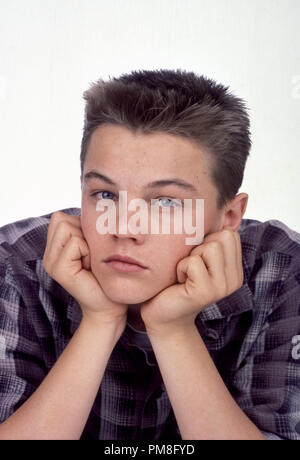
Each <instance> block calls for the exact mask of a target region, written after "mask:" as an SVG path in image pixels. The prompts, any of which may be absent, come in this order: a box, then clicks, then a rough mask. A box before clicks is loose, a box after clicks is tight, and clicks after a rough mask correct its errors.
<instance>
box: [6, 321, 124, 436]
mask: <svg viewBox="0 0 300 460" xmlns="http://www.w3.org/2000/svg"><path fill="white" fill-rule="evenodd" d="M119 336H120V328H119V327H117V326H115V325H107V324H105V325H103V326H102V327H96V326H92V325H90V324H87V323H86V322H84V321H82V322H81V324H80V325H79V327H78V329H77V330H76V332H75V333H74V335H73V337H72V338H71V340H70V342H69V343H68V345H67V346H66V348H65V349H64V351H63V353H62V354H61V356H60V357H59V359H58V360H57V362H56V363H55V365H54V366H53V367H52V369H51V370H50V371H49V373H48V375H47V376H46V377H45V379H44V380H43V382H42V383H41V385H40V386H39V387H38V389H37V390H36V391H35V392H34V393H33V394H32V395H31V397H30V398H28V400H27V401H25V403H24V404H23V405H22V406H21V407H20V408H19V409H18V410H17V411H16V412H15V413H14V414H13V415H11V416H10V417H9V418H8V419H7V420H6V421H5V422H3V423H2V424H1V425H0V439H79V438H80V436H81V434H82V431H83V429H84V426H85V424H86V421H87V418H88V416H89V413H90V411H91V408H92V405H93V402H94V400H95V397H96V395H97V392H98V389H99V386H100V383H101V380H102V377H103V374H104V371H105V368H106V365H107V362H108V359H109V357H110V355H111V352H112V350H113V348H114V346H115V344H116V342H117V340H118V338H119Z"/></svg>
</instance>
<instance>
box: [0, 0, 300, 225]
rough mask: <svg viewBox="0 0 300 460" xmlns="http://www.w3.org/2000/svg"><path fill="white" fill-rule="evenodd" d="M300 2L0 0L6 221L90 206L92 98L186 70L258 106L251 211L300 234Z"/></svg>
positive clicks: (2, 207)
mask: <svg viewBox="0 0 300 460" xmlns="http://www.w3.org/2000/svg"><path fill="white" fill-rule="evenodd" d="M299 24H300V1H299V0H214V1H211V0H109V1H108V0H26V1H25V0H9V1H8V0H0V142H1V144H0V148H1V170H0V171H1V180H0V200H1V202H0V211H1V212H0V226H1V225H5V224H7V223H9V222H12V221H15V220H19V219H23V218H26V217H29V216H37V215H42V214H46V213H49V212H53V211H55V210H58V209H64V208H67V207H73V206H75V207H80V180H79V177H80V167H79V155H80V142H81V136H82V127H83V110H84V101H83V99H82V93H83V91H84V90H85V89H87V88H88V87H89V83H91V82H93V81H95V80H97V79H99V78H104V79H106V78H108V76H119V75H120V74H122V73H125V72H130V71H132V70H139V69H158V68H169V69H176V68H181V69H185V70H192V71H194V72H196V73H198V74H204V75H206V76H208V77H210V78H213V79H215V80H217V81H218V82H220V83H223V84H224V85H226V86H229V87H230V89H231V91H232V92H233V93H234V94H236V95H238V96H240V97H242V98H244V99H245V101H246V103H247V106H248V107H249V109H250V117H251V126H252V128H251V130H252V142H253V146H252V150H251V155H250V157H249V159H248V163H247V166H246V171H245V176H244V182H243V185H242V187H241V188H240V190H239V192H246V193H248V194H249V203H248V209H247V211H246V214H245V216H244V217H246V218H252V219H258V220H262V221H265V220H267V219H278V220H281V221H283V222H285V223H286V224H287V225H288V226H290V227H291V228H293V229H294V230H296V231H299V232H300V215H299V205H298V198H299V180H300V174H299V173H300V167H299V165H300V151H299V144H300V130H299V127H300V27H299Z"/></svg>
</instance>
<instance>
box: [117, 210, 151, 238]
mask: <svg viewBox="0 0 300 460" xmlns="http://www.w3.org/2000/svg"><path fill="white" fill-rule="evenodd" d="M144 218H145V216H144ZM141 220H143V215H141V214H139V213H137V211H128V210H127V216H126V212H125V213H124V212H123V213H122V212H121V213H119V212H117V214H116V231H115V232H113V233H112V237H113V238H114V239H120V240H126V239H130V240H133V241H134V242H136V243H138V244H142V243H143V242H144V241H145V237H146V231H147V230H146V227H145V225H144V226H143V222H141ZM144 223H145V220H144ZM141 232H142V233H141Z"/></svg>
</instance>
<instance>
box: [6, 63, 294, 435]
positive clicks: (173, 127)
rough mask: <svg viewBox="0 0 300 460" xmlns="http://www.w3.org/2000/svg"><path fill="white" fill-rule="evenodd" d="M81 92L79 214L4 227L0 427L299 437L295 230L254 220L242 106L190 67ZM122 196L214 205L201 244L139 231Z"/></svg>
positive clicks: (207, 208) (159, 203) (23, 431)
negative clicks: (244, 186)
mask: <svg viewBox="0 0 300 460" xmlns="http://www.w3.org/2000/svg"><path fill="white" fill-rule="evenodd" d="M84 97H85V100H86V112H85V124H84V132H83V139H82V146H81V187H82V203H81V209H77V208H71V209H64V210H62V211H59V212H54V213H51V214H48V215H44V216H41V217H36V218H29V219H26V220H22V221H18V222H15V223H12V224H8V225H6V226H4V227H2V228H1V229H0V257H1V259H0V359H1V365H0V421H1V422H2V423H1V425H0V438H1V439H106V440H107V439H111V440H117V439H120V440H121V439H128V440H130V439H144V440H159V439H300V402H299V401H300V386H299V379H300V372H299V362H300V361H299V359H300V345H299V344H300V316H299V310H300V300H299V299H300V288H299V280H300V270H299V260H300V235H299V234H298V233H296V232H295V231H292V230H291V229H289V228H288V227H287V226H286V225H284V224H283V223H281V222H279V221H277V220H270V221H266V222H259V221H257V220H250V219H243V215H244V213H245V210H246V206H247V200H248V195H247V194H245V193H239V194H237V192H238V190H239V188H240V186H241V183H242V179H243V172H244V167H245V163H246V159H247V156H248V154H249V150H250V145H251V142H250V133H249V119H248V115H247V112H246V107H245V105H244V103H243V101H242V100H240V99H239V98H237V97H236V96H234V95H232V94H230V93H229V92H228V88H225V87H224V86H222V85H220V84H216V83H215V82H214V81H212V80H210V79H207V78H205V77H202V76H197V75H195V74H194V73H192V72H184V71H179V70H178V71H169V70H160V71H140V72H132V73H131V74H127V75H122V76H121V77H120V78H114V79H111V80H109V81H106V82H104V81H102V80H99V81H98V82H95V83H94V84H92V85H91V88H90V89H89V90H87V91H86V92H85V93H84ZM121 192H123V193H124V192H126V198H127V200H128V203H129V202H132V200H135V199H137V198H138V199H140V200H143V203H146V211H150V208H151V211H152V209H154V208H155V209H156V210H158V211H159V213H160V214H159V216H160V217H161V216H162V214H164V213H166V209H167V208H171V210H169V211H168V212H170V217H171V223H174V221H175V208H176V206H177V205H178V204H179V205H180V206H181V209H183V207H185V206H186V203H187V202H192V204H193V206H192V208H191V210H192V217H193V219H194V218H195V217H196V218H197V214H196V212H197V208H195V203H196V200H197V199H200V200H204V222H203V238H202V239H201V241H198V242H196V241H195V242H194V243H195V244H193V245H188V244H186V237H187V233H188V232H187V231H186V230H184V231H182V232H181V233H175V232H171V231H170V232H166V233H162V232H161V233H159V234H155V233H151V232H144V233H143V232H140V233H138V232H134V231H132V227H130V225H127V224H129V220H130V218H132V216H133V213H132V212H130V211H132V208H130V207H128V208H127V211H129V212H128V215H127V216H126V218H125V220H124V219H123V217H124V215H123V214H122V215H121V212H120V209H121V208H120V204H122V205H123V204H124V202H123V203H121V199H120V197H121V196H122V197H123V196H124V195H121ZM122 199H123V198H122ZM101 203H102V204H104V203H106V205H107V206H108V207H109V206H110V203H111V209H114V210H116V223H117V226H116V228H114V229H112V228H111V227H110V231H108V232H106V233H105V232H102V233H101V228H99V220H98V219H99V216H101V215H103V214H100V213H99V207H98V206H99V204H100V205H101ZM113 204H114V205H113ZM103 209H104V208H102V211H103ZM151 218H152V214H151ZM153 220H155V219H154V218H153ZM124 222H125V224H126V225H125V226H124ZM120 223H121V225H120ZM100 227H101V226H100ZM102 230H103V228H102ZM126 258H130V259H129V260H128V259H127V263H126ZM130 262H131V263H130Z"/></svg>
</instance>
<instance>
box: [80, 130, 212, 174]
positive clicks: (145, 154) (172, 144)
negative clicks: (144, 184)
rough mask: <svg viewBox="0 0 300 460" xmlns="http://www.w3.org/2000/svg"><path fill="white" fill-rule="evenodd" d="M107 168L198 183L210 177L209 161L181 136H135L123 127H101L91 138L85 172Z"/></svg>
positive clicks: (201, 151)
mask: <svg viewBox="0 0 300 460" xmlns="http://www.w3.org/2000/svg"><path fill="white" fill-rule="evenodd" d="M97 167H98V168H104V169H105V170H106V171H107V172H108V170H111V169H113V170H116V171H117V170H118V171H126V172H127V173H134V172H135V174H139V173H140V172H145V173H148V174H150V175H162V174H177V175H178V174H181V176H186V178H189V179H191V178H194V179H195V180H197V177H198V178H199V177H200V176H201V178H202V180H203V179H204V177H203V176H207V178H208V172H209V157H208V155H207V153H206V152H205V151H204V149H202V148H201V147H200V146H199V145H196V144H195V143H193V142H191V141H190V140H189V139H186V138H184V137H182V136H177V135H176V136H175V135H170V134H167V133H162V132H157V133H151V134H145V133H141V132H138V133H133V132H132V131H130V130H129V129H127V128H126V127H124V126H117V125H108V124H106V125H102V126H100V127H98V128H97V129H96V130H95V131H94V132H93V134H92V136H91V139H90V144H89V147H88V151H87V154H86V158H85V164H84V169H85V171H87V170H88V169H91V168H97Z"/></svg>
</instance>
